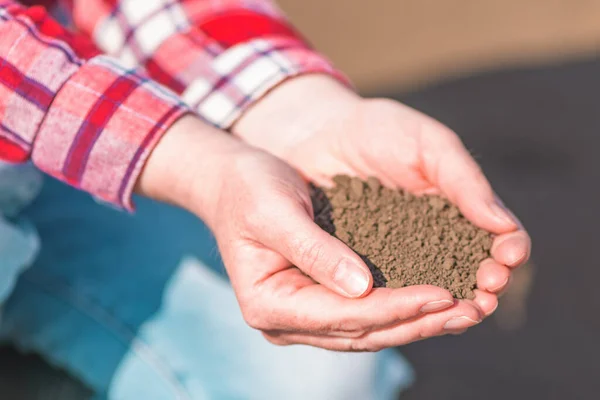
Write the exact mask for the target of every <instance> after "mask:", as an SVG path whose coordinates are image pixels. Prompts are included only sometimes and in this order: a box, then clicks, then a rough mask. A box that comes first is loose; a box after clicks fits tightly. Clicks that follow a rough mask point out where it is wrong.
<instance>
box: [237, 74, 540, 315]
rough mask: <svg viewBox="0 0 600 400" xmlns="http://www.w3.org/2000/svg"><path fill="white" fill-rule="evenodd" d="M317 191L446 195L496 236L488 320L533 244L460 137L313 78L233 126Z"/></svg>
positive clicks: (486, 268)
mask: <svg viewBox="0 0 600 400" xmlns="http://www.w3.org/2000/svg"><path fill="white" fill-rule="evenodd" d="M232 130H233V132H234V134H236V135H237V136H239V137H241V138H242V139H243V140H245V141H246V142H248V143H250V144H252V145H254V146H256V147H259V148H262V149H264V150H267V151H269V152H270V153H272V154H274V155H276V156H278V157H280V158H282V159H283V160H285V161H287V162H288V163H289V164H291V165H292V166H294V167H295V168H297V169H298V170H299V171H300V172H301V173H302V174H303V175H304V176H305V177H306V178H307V179H308V180H310V181H312V182H314V183H315V184H317V185H330V184H331V183H332V181H331V178H332V177H333V176H335V175H339V174H345V175H351V176H359V177H361V178H367V177H370V176H374V177H377V178H379V180H380V181H381V182H382V183H383V184H384V185H386V186H389V187H400V188H403V189H406V190H408V191H410V192H413V193H416V194H439V195H442V196H445V197H447V198H448V199H449V200H450V201H451V202H453V203H454V204H456V205H457V206H458V207H459V208H460V210H461V212H462V213H463V214H464V215H465V217H467V218H468V219H469V220H471V222H473V223H474V224H475V225H477V226H479V227H481V228H483V229H486V230H488V231H490V232H492V233H493V234H495V235H496V236H495V239H494V244H493V246H492V251H491V252H492V258H490V259H488V260H485V261H483V262H482V263H481V266H480V268H479V271H478V273H477V286H478V290H476V298H475V300H474V302H475V303H476V305H478V306H479V308H480V309H481V311H482V314H483V315H484V316H488V315H490V314H492V313H493V312H494V310H495V309H496V307H497V305H498V299H497V295H498V294H499V293H501V292H502V291H504V290H505V289H506V287H507V286H508V283H509V280H510V275H511V269H513V268H516V267H518V266H520V265H522V264H523V263H525V262H526V261H527V259H528V257H529V254H530V248H531V240H530V238H529V235H528V234H527V232H526V231H525V230H524V229H523V227H522V226H521V225H520V223H519V222H518V220H517V219H516V218H515V217H514V216H513V215H512V214H511V213H510V211H508V210H506V209H505V207H504V206H503V204H502V203H501V201H500V200H499V199H498V198H497V197H496V196H495V194H494V191H493V190H492V188H491V186H490V184H489V182H488V181H487V179H486V178H485V176H484V174H483V173H482V171H481V169H480V168H479V166H478V165H477V163H476V162H475V161H474V160H473V158H472V157H471V155H470V154H469V152H468V151H467V150H466V149H465V147H464V146H463V144H462V142H461V141H460V139H459V138H458V136H457V135H456V134H455V133H454V132H452V131H451V130H450V129H449V128H447V127H446V126H444V125H442V124H441V123H439V122H437V121H435V120H433V119H431V118H429V117H427V116H426V115H423V114H421V113H419V112H418V111H416V110H414V109H412V108H409V107H407V106H405V105H402V104H400V103H398V102H395V101H391V100H385V99H362V98H360V97H359V96H357V95H356V94H354V93H353V92H352V91H350V90H349V89H347V88H346V87H344V86H343V85H341V84H339V83H338V82H337V81H335V80H334V79H332V78H330V77H327V76H320V75H309V76H303V77H298V78H295V79H291V80H289V81H288V82H286V83H283V84H282V85H280V86H279V87H277V88H276V89H275V90H274V91H273V92H271V93H270V94H268V95H267V96H266V97H265V98H264V99H262V100H261V101H259V102H258V104H257V105H255V106H254V107H253V108H252V109H250V110H249V111H247V112H246V114H245V115H244V116H243V117H242V119H241V120H239V121H238V123H237V124H236V125H235V126H234V127H233V129H232Z"/></svg>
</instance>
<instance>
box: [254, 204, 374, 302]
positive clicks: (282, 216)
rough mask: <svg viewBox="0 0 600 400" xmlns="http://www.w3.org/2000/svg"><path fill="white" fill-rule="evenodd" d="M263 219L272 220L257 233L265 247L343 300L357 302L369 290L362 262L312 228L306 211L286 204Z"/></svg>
mask: <svg viewBox="0 0 600 400" xmlns="http://www.w3.org/2000/svg"><path fill="white" fill-rule="evenodd" d="M264 215H270V216H271V217H272V219H271V218H269V219H265V220H264V221H263V223H264V226H261V227H259V229H258V230H257V232H256V234H257V235H258V236H259V239H260V241H261V243H262V244H263V245H264V246H266V247H268V248H271V249H273V250H275V251H277V252H278V253H280V254H281V255H282V256H283V257H285V258H286V259H287V260H289V261H290V263H292V264H293V265H295V266H296V267H298V268H299V269H300V270H301V271H303V272H304V273H305V274H307V275H308V276H310V277H311V278H313V279H314V280H315V281H317V282H319V283H321V284H322V285H324V286H326V287H327V288H329V289H331V290H333V291H335V292H337V293H339V294H341V295H342V296H345V297H350V298H358V297H361V296H364V295H365V294H367V293H368V292H369V291H370V290H371V288H372V286H373V277H372V275H371V272H370V271H369V268H368V267H367V266H366V265H365V263H364V262H363V261H362V259H361V258H360V257H359V256H358V255H357V254H356V253H355V252H354V251H352V250H351V249H350V248H348V246H346V245H345V244H344V243H342V242H341V241H340V240H338V239H337V238H335V237H334V236H331V235H330V234H328V233H327V232H325V231H323V230H322V229H321V228H320V227H319V226H318V225H317V224H315V222H314V221H313V220H312V218H311V216H309V214H308V213H307V211H306V210H305V209H303V208H302V207H300V206H297V207H295V206H294V203H286V204H281V205H280V206H279V209H274V210H270V213H269V214H267V213H265V214H264Z"/></svg>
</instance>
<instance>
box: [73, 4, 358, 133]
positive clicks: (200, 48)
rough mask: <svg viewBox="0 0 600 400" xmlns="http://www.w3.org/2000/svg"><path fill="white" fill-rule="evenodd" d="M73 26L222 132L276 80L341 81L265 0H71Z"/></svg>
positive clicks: (344, 80)
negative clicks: (313, 77) (311, 76)
mask: <svg viewBox="0 0 600 400" xmlns="http://www.w3.org/2000/svg"><path fill="white" fill-rule="evenodd" d="M70 1H71V4H72V11H73V17H74V21H75V24H76V26H77V27H78V28H79V29H81V30H83V31H84V32H85V33H86V34H88V35H90V36H91V37H93V39H94V41H95V43H96V44H97V45H98V46H99V47H100V48H101V49H102V50H103V51H105V52H107V53H109V54H111V55H114V56H116V57H118V58H119V60H120V61H122V62H123V63H125V64H126V65H128V66H134V65H139V66H141V67H143V68H144V69H145V71H146V72H147V73H148V74H149V75H150V76H151V77H152V78H153V79H155V80H156V81H158V82H161V83H162V84H164V85H166V86H168V87H170V88H171V89H173V90H174V91H176V92H177V93H178V94H180V95H182V98H183V99H184V101H185V102H186V103H187V104H188V105H189V106H190V107H192V109H193V110H194V111H196V112H197V113H198V114H199V115H200V116H201V117H203V118H204V119H205V120H207V121H208V122H209V123H211V124H213V125H215V126H217V127H219V128H222V129H228V128H229V127H230V126H231V125H232V124H233V123H234V122H235V121H236V119H237V118H238V117H239V116H240V115H241V114H242V113H243V111H244V110H245V109H246V108H248V107H249V106H250V105H252V104H253V103H254V102H255V101H256V100H257V99H259V98H260V97H261V96H263V95H264V94H265V93H266V92H268V91H269V90H270V89H272V88H273V87H274V86H276V85H277V84H279V83H280V82H282V81H284V80H286V79H288V78H290V77H292V76H295V75H300V74H306V73H325V74H331V75H333V76H335V77H337V78H339V79H340V80H342V81H343V82H345V83H347V80H346V79H345V77H344V76H343V75H342V74H341V73H339V72H338V71H337V70H335V68H334V67H333V66H332V65H331V63H330V62H329V61H328V60H327V59H325V58H324V57H323V56H322V55H320V54H319V53H317V52H316V51H314V50H313V49H312V48H311V47H310V46H309V45H308V44H307V41H306V40H304V38H303V37H302V36H301V35H300V34H299V33H298V32H297V31H296V30H294V28H292V27H291V25H290V24H289V23H288V22H287V21H286V19H285V17H284V16H283V14H282V13H281V11H280V10H278V9H277V8H276V7H275V6H274V5H273V3H272V2H270V1H269V0H144V1H136V0H70Z"/></svg>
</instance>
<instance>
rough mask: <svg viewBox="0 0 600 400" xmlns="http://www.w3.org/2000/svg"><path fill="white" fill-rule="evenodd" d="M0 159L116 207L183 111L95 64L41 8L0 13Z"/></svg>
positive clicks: (116, 69) (125, 74)
mask: <svg viewBox="0 0 600 400" xmlns="http://www.w3.org/2000/svg"><path fill="white" fill-rule="evenodd" d="M0 59H1V60H2V68H0V158H1V159H3V160H5V161H9V162H24V161H27V160H32V161H33V162H34V163H35V164H36V166H37V167H38V168H40V169H41V170H43V171H45V172H47V173H48V174H50V175H52V176H54V177H56V178H57V179H60V180H62V181H64V182H66V183H69V184H71V185H73V186H76V187H78V188H80V189H83V190H86V191H88V192H90V193H92V194H93V195H95V196H97V197H99V198H101V199H103V200H105V201H109V202H112V203H114V204H116V205H118V206H122V207H125V208H131V207H132V205H131V201H130V194H131V191H132V189H133V185H134V183H135V181H136V179H137V176H138V175H139V172H140V170H141V167H142V166H143V164H144V162H145V159H146V158H147V156H148V154H149V153H150V152H151V151H152V149H153V147H154V145H155V144H156V142H157V141H158V139H159V138H160V137H161V136H162V134H163V133H164V131H165V130H166V129H167V128H168V127H169V126H170V125H171V124H172V123H173V122H174V121H175V120H176V119H178V118H179V117H180V116H181V115H182V114H183V113H185V112H187V109H186V108H185V107H183V105H182V104H181V103H180V101H179V100H178V99H177V98H176V97H175V96H173V95H171V94H169V93H167V91H165V90H164V89H163V88H160V87H159V86H158V85H156V84H154V83H152V82H149V81H148V80H147V79H146V78H144V77H143V76H140V75H137V74H136V73H133V72H131V71H129V70H125V69H124V68H123V67H122V66H120V65H119V64H118V62H117V61H116V60H114V59H111V58H109V57H106V56H103V55H100V52H99V51H98V50H97V49H96V48H95V47H94V46H93V44H92V43H90V42H89V41H87V40H85V39H84V38H82V37H79V36H75V35H73V34H71V33H70V32H68V31H67V30H65V29H64V28H62V27H61V26H60V25H59V24H57V23H56V22H55V21H53V20H52V19H51V18H50V17H49V16H48V15H47V14H46V12H45V11H44V10H43V9H42V8H40V7H33V8H25V7H23V6H21V5H19V4H18V3H16V2H5V3H3V4H2V5H1V6H0Z"/></svg>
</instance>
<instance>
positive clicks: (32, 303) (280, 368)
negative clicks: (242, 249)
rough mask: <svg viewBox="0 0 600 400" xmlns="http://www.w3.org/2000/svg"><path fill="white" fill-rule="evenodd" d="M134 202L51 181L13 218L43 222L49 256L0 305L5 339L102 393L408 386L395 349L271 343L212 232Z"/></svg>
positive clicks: (244, 395)
mask: <svg viewBox="0 0 600 400" xmlns="http://www.w3.org/2000/svg"><path fill="white" fill-rule="evenodd" d="M136 202H137V212H136V214H134V215H129V214H126V213H123V212H120V211H116V210H113V209H110V208H107V207H104V206H101V205H99V204H97V203H96V202H95V201H94V200H93V199H91V198H90V197H89V196H88V195H86V194H84V193H82V192H79V191H76V190H75V189H72V188H69V187H67V186H65V185H63V184H61V183H58V182H56V181H54V180H51V179H48V180H46V181H45V184H44V188H43V190H42V193H41V194H40V196H39V197H38V198H37V200H36V201H35V202H34V203H33V204H32V205H31V206H29V207H28V208H26V209H25V210H24V211H22V212H21V213H20V214H19V216H18V219H15V221H16V222H15V223H17V224H20V223H22V221H30V222H31V224H32V225H33V226H35V227H36V229H37V233H38V234H39V238H40V242H41V249H40V251H39V254H38V255H37V258H36V261H35V262H34V263H33V264H32V265H31V266H30V267H29V268H28V269H26V270H25V272H23V273H22V274H21V275H20V277H19V279H18V280H17V283H16V286H15V287H14V289H13V291H12V293H11V294H10V297H9V298H8V299H7V300H6V301H5V303H4V305H3V312H2V319H1V323H0V333H1V336H2V339H4V340H8V341H10V342H12V343H14V344H15V345H16V346H17V347H18V348H20V349H22V350H24V351H32V352H36V353H39V354H41V355H42V356H43V357H44V358H45V359H46V360H47V361H49V362H50V363H52V364H54V365H56V366H59V367H62V368H65V369H66V370H68V371H69V372H70V373H72V374H73V375H75V376H76V377H78V378H79V379H81V380H82V381H83V382H85V383H87V384H88V385H89V386H90V387H91V388H92V389H94V390H95V391H96V392H97V393H98V398H99V399H104V398H109V399H134V400H138V399H144V400H152V399H158V400H163V399H311V400H317V399H324V400H325V399H326V400H335V399H392V398H394V397H395V396H397V393H398V391H399V390H400V389H401V388H403V387H405V386H406V385H408V384H409V382H410V381H411V378H412V373H411V370H410V368H409V367H408V366H407V364H406V363H405V361H404V360H403V359H402V358H401V357H400V356H399V355H398V354H397V353H396V352H394V351H393V350H387V351H382V352H380V353H377V354H344V353H333V352H328V351H324V350H320V349H316V348H310V347H305V346H291V347H276V346H273V345H271V344H269V343H268V342H267V341H265V340H264V339H263V338H262V336H261V335H260V333H259V332H257V331H254V330H252V329H250V328H249V327H247V325H246V324H245V323H244V321H243V319H242V316H241V313H240V311H239V308H238V305H237V302H236V299H235V296H234V294H233V291H232V290H231V288H230V286H229V285H228V282H227V279H226V276H225V274H224V270H223V267H222V265H221V262H220V260H219V254H218V251H217V248H216V244H215V242H214V240H213V238H212V237H211V234H210V232H209V231H208V229H207V228H206V227H205V226H204V225H203V224H202V223H201V222H200V221H198V220H197V219H196V218H195V217H194V216H192V215H190V214H188V213H186V212H184V211H181V210H178V209H176V208H173V207H170V206H167V205H163V204H159V203H156V202H153V201H150V200H146V199H137V201H136ZM0 246H1V245H0ZM0 248H1V247H0ZM3 258H4V255H2V259H3ZM0 260H1V259H0ZM6 273H9V274H10V273H15V271H13V272H10V271H9V272H7V271H3V270H2V266H1V265H0V274H6Z"/></svg>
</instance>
